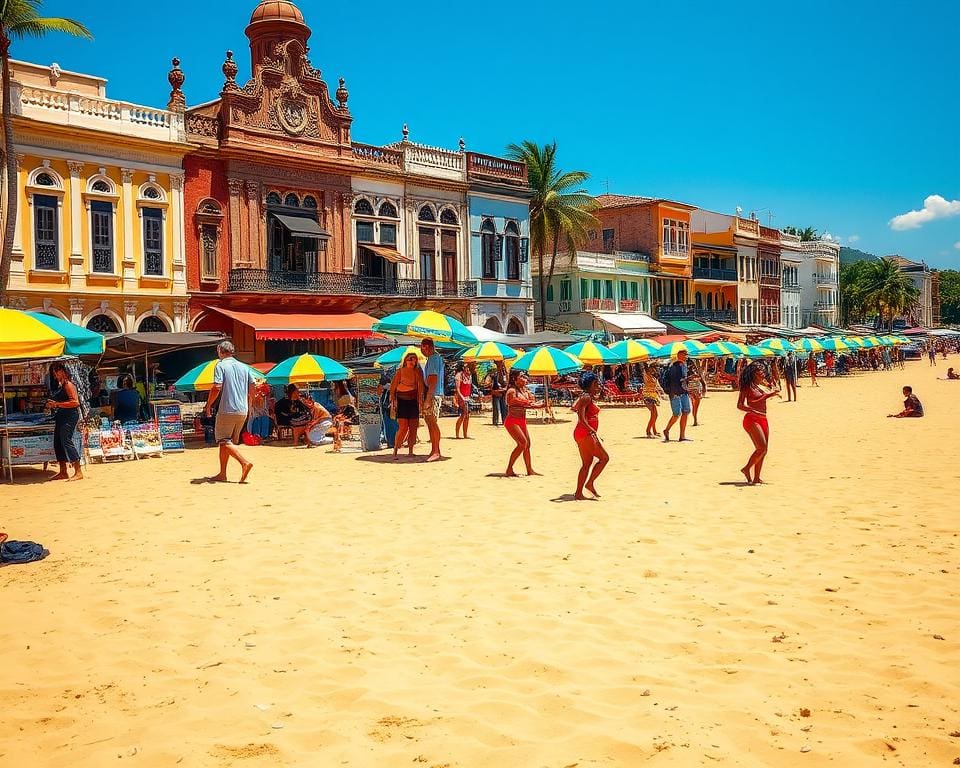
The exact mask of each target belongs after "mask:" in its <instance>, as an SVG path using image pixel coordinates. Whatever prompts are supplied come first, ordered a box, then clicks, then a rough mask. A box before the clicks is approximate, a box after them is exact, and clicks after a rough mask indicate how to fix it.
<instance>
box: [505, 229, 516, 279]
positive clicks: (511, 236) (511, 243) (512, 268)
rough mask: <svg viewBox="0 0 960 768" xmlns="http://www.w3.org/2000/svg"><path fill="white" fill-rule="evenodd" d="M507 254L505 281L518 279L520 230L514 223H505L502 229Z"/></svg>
mask: <svg viewBox="0 0 960 768" xmlns="http://www.w3.org/2000/svg"><path fill="white" fill-rule="evenodd" d="M503 234H504V239H505V241H506V252H507V254H506V255H507V280H519V279H520V228H519V227H518V226H517V224H516V222H514V221H510V222H507V226H506V228H505V229H504V232H503Z"/></svg>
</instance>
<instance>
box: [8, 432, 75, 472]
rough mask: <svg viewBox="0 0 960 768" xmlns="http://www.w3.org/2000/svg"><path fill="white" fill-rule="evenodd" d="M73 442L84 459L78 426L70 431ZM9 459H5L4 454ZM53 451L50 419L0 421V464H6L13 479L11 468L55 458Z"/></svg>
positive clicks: (46, 462) (50, 460) (49, 461)
mask: <svg viewBox="0 0 960 768" xmlns="http://www.w3.org/2000/svg"><path fill="white" fill-rule="evenodd" d="M73 440H74V444H75V445H76V446H77V450H78V451H79V452H80V460H81V461H83V438H82V436H81V434H80V430H79V429H78V430H77V431H76V432H75V433H74V435H73ZM8 456H9V457H10V458H9V463H7V457H8ZM56 460H57V457H56V454H54V452H53V423H52V422H50V423H45V424H35V423H33V424H32V423H28V422H24V423H18V422H15V421H11V422H10V423H8V424H6V425H4V424H0V466H2V465H3V464H6V469H7V472H8V477H9V480H10V482H11V483H12V482H13V468H14V467H21V466H28V465H31V464H50V463H54V462H56Z"/></svg>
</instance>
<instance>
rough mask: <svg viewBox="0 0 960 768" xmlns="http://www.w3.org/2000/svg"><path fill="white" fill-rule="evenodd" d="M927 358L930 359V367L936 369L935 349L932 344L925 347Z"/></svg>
mask: <svg viewBox="0 0 960 768" xmlns="http://www.w3.org/2000/svg"><path fill="white" fill-rule="evenodd" d="M927 356H928V357H929V358H930V365H932V366H933V367H934V368H936V366H937V348H936V347H934V346H933V344H932V343H931V344H930V345H929V346H928V347H927Z"/></svg>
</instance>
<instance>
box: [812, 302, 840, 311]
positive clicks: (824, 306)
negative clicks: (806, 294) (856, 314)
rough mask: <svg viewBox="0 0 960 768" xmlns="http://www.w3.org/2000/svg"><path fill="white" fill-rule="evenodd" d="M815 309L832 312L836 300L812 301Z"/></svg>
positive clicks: (835, 305)
mask: <svg viewBox="0 0 960 768" xmlns="http://www.w3.org/2000/svg"><path fill="white" fill-rule="evenodd" d="M813 306H814V308H815V309H818V310H820V311H821V312H832V311H833V310H835V309H836V308H837V302H836V301H815V302H813Z"/></svg>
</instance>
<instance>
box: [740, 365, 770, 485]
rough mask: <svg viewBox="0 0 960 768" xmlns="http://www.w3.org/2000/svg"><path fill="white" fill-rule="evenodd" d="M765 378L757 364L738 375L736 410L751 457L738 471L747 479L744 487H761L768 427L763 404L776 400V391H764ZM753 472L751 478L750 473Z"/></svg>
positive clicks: (768, 438) (767, 441) (768, 437)
mask: <svg viewBox="0 0 960 768" xmlns="http://www.w3.org/2000/svg"><path fill="white" fill-rule="evenodd" d="M765 383H766V378H765V376H764V375H763V368H762V367H761V366H760V364H759V363H756V362H754V363H750V364H749V365H748V366H747V367H746V368H744V369H743V373H742V374H741V375H740V399H739V400H738V401H737V408H739V409H740V410H741V411H743V412H744V414H745V415H744V417H743V428H744V429H745V430H746V432H747V434H748V435H750V439H751V440H752V441H753V453H751V454H750V458H749V459H748V460H747V465H746V466H745V467H743V468H742V469H741V470H740V471H741V472H743V476H744V477H746V478H747V483H749V484H750V485H755V484H757V483H762V482H763V481H762V480H761V479H760V470H761V469H762V468H763V459H764V457H766V455H767V448H768V446H769V444H770V427H769V426H768V425H767V400H769V399H770V398H771V397H780V390H779V389H773V390H766V389H764V388H763V385H764V384H765ZM751 469H753V477H752V478H751V477H750V470H751Z"/></svg>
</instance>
